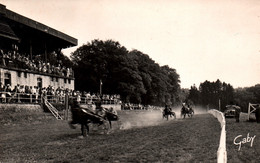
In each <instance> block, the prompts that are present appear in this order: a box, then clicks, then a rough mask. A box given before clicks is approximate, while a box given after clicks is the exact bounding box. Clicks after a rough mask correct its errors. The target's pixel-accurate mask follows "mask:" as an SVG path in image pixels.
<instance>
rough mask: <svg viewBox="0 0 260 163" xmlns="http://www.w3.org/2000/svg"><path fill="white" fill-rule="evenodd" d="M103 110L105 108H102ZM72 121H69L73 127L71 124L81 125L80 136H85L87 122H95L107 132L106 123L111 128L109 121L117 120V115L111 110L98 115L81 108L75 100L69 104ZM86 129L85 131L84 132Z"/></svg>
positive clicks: (87, 127) (87, 128) (87, 126)
mask: <svg viewBox="0 0 260 163" xmlns="http://www.w3.org/2000/svg"><path fill="white" fill-rule="evenodd" d="M104 110H105V109H104ZM71 113H72V121H71V122H69V125H70V127H71V128H73V129H75V126H73V124H80V125H81V133H82V136H84V137H85V136H87V135H88V134H89V124H90V123H92V124H97V125H98V126H104V130H105V133H107V132H108V123H109V125H110V128H112V124H111V121H116V120H118V119H119V118H118V116H117V115H115V114H114V113H112V112H109V111H108V110H107V111H104V115H102V116H101V115H99V114H96V113H94V112H93V111H91V110H89V109H84V108H81V107H80V106H79V105H78V104H77V102H75V101H74V102H73V103H72V104H71ZM86 130H87V132H86Z"/></svg>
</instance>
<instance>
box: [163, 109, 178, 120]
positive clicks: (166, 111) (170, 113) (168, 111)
mask: <svg viewBox="0 0 260 163" xmlns="http://www.w3.org/2000/svg"><path fill="white" fill-rule="evenodd" d="M162 114H163V115H162V117H163V118H166V119H167V120H168V118H169V116H170V117H172V116H173V117H174V119H176V114H175V112H173V111H172V110H171V109H170V108H165V109H164V110H163V112H162Z"/></svg>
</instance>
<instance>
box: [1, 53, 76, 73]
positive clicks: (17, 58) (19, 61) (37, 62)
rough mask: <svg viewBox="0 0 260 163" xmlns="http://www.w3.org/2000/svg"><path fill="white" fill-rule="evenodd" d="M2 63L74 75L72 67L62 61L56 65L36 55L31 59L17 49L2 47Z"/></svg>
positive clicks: (39, 70) (45, 71)
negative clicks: (7, 50) (4, 48)
mask: <svg viewBox="0 0 260 163" xmlns="http://www.w3.org/2000/svg"><path fill="white" fill-rule="evenodd" d="M0 65H3V66H6V67H13V68H19V69H25V70H30V71H37V72H42V73H49V74H55V75H60V76H64V77H73V70H72V68H67V67H65V66H63V64H62V62H61V61H59V62H58V63H57V64H56V65H51V64H50V63H49V62H47V63H45V62H43V61H42V60H41V59H39V57H38V58H37V56H34V59H29V57H28V56H25V55H21V54H20V53H18V52H16V51H9V52H4V51H3V50H2V49H0Z"/></svg>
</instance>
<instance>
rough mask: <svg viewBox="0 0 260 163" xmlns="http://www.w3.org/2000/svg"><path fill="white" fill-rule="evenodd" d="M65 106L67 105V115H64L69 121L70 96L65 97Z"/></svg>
mask: <svg viewBox="0 0 260 163" xmlns="http://www.w3.org/2000/svg"><path fill="white" fill-rule="evenodd" d="M64 104H65V114H64V119H65V120H68V119H69V118H68V117H69V116H68V114H69V112H68V111H69V96H68V95H65V101H64Z"/></svg>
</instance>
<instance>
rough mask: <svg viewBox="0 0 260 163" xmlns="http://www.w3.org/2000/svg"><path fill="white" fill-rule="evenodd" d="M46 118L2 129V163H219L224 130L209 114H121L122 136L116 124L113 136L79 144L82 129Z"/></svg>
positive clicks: (97, 135)
mask: <svg viewBox="0 0 260 163" xmlns="http://www.w3.org/2000/svg"><path fill="white" fill-rule="evenodd" d="M17 114H18V113H17ZM26 114H28V113H26ZM44 114H46V113H37V114H36V115H37V121H34V120H33V119H34V117H31V118H29V119H30V121H31V123H26V121H21V122H20V121H15V122H14V123H9V124H8V125H2V124H1V131H0V137H1V143H0V149H1V151H0V161H1V162H34V161H36V162H171V161H173V162H216V159H217V157H216V156H217V153H216V151H217V149H218V143H219V133H220V126H219V124H218V122H217V120H216V119H215V118H213V116H211V115H209V114H202V115H195V116H194V117H193V118H192V119H191V118H190V119H185V120H182V119H176V120H173V119H171V120H169V121H166V120H162V117H161V114H160V113H158V112H138V111H131V112H129V111H128V112H120V113H119V114H120V116H121V126H122V125H125V124H128V125H127V126H124V127H123V128H122V129H121V130H120V129H119V127H118V128H117V124H116V123H114V130H113V131H112V133H111V134H109V135H104V134H102V133H100V132H99V131H93V130H91V134H90V136H89V137H87V138H83V139H80V138H79V136H80V128H79V127H78V128H77V129H76V130H72V129H70V128H69V126H68V124H67V122H66V121H57V120H55V119H54V118H52V117H46V115H44ZM36 115H34V116H35V117H36ZM27 116H28V115H27ZM41 116H43V117H45V118H39V117H41ZM27 119H28V118H27ZM138 120H139V121H138ZM126 127H127V128H126Z"/></svg>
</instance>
